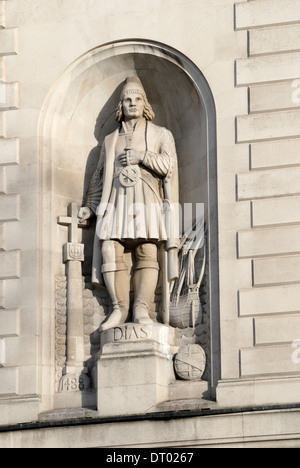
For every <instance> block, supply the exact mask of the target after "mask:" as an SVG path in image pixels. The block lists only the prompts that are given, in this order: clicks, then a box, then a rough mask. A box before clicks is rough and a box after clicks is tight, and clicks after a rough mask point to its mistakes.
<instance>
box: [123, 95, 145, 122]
mask: <svg viewBox="0 0 300 468" xmlns="http://www.w3.org/2000/svg"><path fill="white" fill-rule="evenodd" d="M144 108H145V101H144V98H143V96H142V95H141V94H138V93H132V94H128V95H127V96H125V97H124V98H123V113H124V116H125V120H131V119H141V118H142V117H143V114H144Z"/></svg>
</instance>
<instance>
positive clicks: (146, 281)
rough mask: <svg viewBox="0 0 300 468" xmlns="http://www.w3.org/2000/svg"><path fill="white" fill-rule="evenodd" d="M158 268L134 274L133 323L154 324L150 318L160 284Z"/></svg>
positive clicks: (146, 269)
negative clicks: (151, 306)
mask: <svg viewBox="0 0 300 468" xmlns="http://www.w3.org/2000/svg"><path fill="white" fill-rule="evenodd" d="M158 273H159V272H158V268H141V269H139V270H136V271H135V273H134V305H133V321H134V322H135V323H140V324H145V325H146V324H149V323H152V320H151V318H150V317H149V308H150V304H151V302H152V301H153V299H154V294H155V290H156V287H157V282H158Z"/></svg>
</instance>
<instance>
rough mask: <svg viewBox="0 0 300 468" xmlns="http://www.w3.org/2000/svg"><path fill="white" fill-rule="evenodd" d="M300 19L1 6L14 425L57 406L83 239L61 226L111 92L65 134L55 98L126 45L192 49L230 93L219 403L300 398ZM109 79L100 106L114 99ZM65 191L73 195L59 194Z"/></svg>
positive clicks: (1, 351) (198, 8) (0, 217)
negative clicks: (64, 257)
mask: <svg viewBox="0 0 300 468" xmlns="http://www.w3.org/2000/svg"><path fill="white" fill-rule="evenodd" d="M299 25H300V1H299V0H251V1H247V2H246V1H245V2H240V3H235V1H234V0H210V1H207V0H197V1H190V0H154V1H151V2H149V1H148V0H142V1H141V0H130V1H129V2H124V1H121V0H114V1H112V2H107V1H98V0H84V1H83V0H63V1H61V0H51V2H49V1H48V0H26V7H25V5H24V6H23V5H20V2H19V1H18V0H0V424H1V425H3V424H16V423H20V422H24V421H34V420H36V419H37V418H38V414H39V413H40V412H42V411H50V410H51V409H53V398H54V392H55V385H56V378H55V279H56V278H57V277H62V276H64V274H65V271H64V266H63V264H62V262H61V261H60V260H61V246H62V245H63V243H65V242H66V238H67V233H66V232H67V231H66V229H65V230H64V228H62V227H60V226H58V225H57V223H56V221H57V216H61V215H64V214H65V213H66V211H65V209H66V207H67V206H68V204H69V203H70V202H72V201H77V202H78V203H80V196H81V194H82V192H83V188H84V174H82V177H81V170H82V168H84V163H85V162H86V161H85V160H84V158H86V157H87V155H88V150H92V148H93V146H96V145H97V142H96V140H95V139H94V137H93V128H91V127H92V126H93V124H94V122H95V118H94V117H97V115H98V114H97V113H96V110H98V109H97V106H96V105H95V101H94V96H96V97H97V92H96V94H95V95H93V99H92V100H91V101H90V103H89V101H88V99H87V101H82V102H81V104H82V108H81V109H83V110H84V112H85V114H84V115H88V110H87V109H86V108H85V107H87V106H92V109H93V112H95V116H94V115H93V114H91V115H90V119H89V120H87V119H85V120H83V121H79V120H78V119H76V122H73V121H72V119H71V117H72V115H71V116H68V115H64V114H63V112H61V113H60V116H59V117H60V120H59V119H58V120H57V122H59V124H60V125H61V126H60V127H59V129H58V130H59V131H57V128H56V127H55V125H54V127H53V128H50V127H49V128H48V130H49V131H48V132H46V133H43V132H42V131H41V128H45V127H43V126H44V125H46V126H47V122H49V121H50V120H51V119H52V115H50V114H51V113H55V109H52V108H49V106H47V105H48V103H49V102H50V101H51V96H52V95H53V91H54V90H55V92H56V93H57V94H56V98H57V99H58V98H59V92H60V87H59V86H60V83H62V81H61V80H65V81H64V82H65V83H66V82H67V81H66V80H68V79H69V77H71V78H70V80H71V79H74V78H75V77H74V74H73V75H72V73H73V72H72V70H75V67H73V64H74V63H80V60H79V58H80V57H82V56H88V55H89V57H93V55H94V54H93V51H97V53H98V52H99V51H101V50H103V51H105V50H107V49H108V48H111V49H112V50H113V49H114V47H115V45H118V44H120V43H121V42H123V43H124V44H125V43H126V42H128V43H130V44H131V46H132V44H133V46H132V47H134V44H135V43H137V44H140V43H141V41H147V44H148V45H149V44H156V45H157V44H159V47H162V48H163V45H164V44H165V45H166V50H168V51H170V50H171V49H173V50H175V51H178V56H182V57H186V58H187V59H188V60H189V61H190V62H191V63H193V64H194V66H195V69H197V70H198V71H199V72H201V73H202V74H203V75H204V78H205V80H206V82H207V84H208V86H209V87H210V91H211V94H212V96H213V98H214V101H215V108H216V141H217V166H216V167H214V168H212V169H214V170H215V171H216V173H217V180H218V182H217V187H216V189H217V192H218V204H217V207H218V220H217V222H218V233H219V238H218V241H217V242H216V245H215V246H212V248H214V249H216V250H218V254H219V264H218V267H219V278H214V280H215V282H219V288H218V291H219V297H218V296H217V294H218V291H217V290H216V291H215V295H214V300H215V301H216V302H217V303H218V305H219V307H218V314H217V316H214V323H213V324H212V325H213V326H212V330H211V333H212V337H211V338H212V342H213V343H214V351H213V354H214V359H215V360H216V361H219V362H220V366H219V367H220V369H219V370H218V375H217V377H218V379H220V381H219V384H218V389H217V405H219V406H220V407H231V406H239V405H242V406H245V405H248V406H249V405H256V404H259V405H268V404H293V403H296V402H297V401H298V399H299V397H298V394H299V392H298V388H299V384H300V368H299V364H297V359H295V351H297V348H293V343H294V340H297V339H300V317H299V313H300V308H299V297H300V274H299V271H300V247H299V233H300V228H299V225H300V215H299V203H300V186H299V176H300V169H299V166H300V157H299V155H300V151H299V150H300V144H299V142H300V129H299V117H300V110H299V108H300V102H299V101H300V92H299V87H300V81H299V79H300V67H299V63H300V60H299V59H300V53H299V49H300V45H299V28H300V26H299ZM115 48H116V49H117V47H115ZM168 53H169V52H168ZM72 67H73V68H72ZM77 71H78V73H79V72H80V70H77ZM102 78H103V83H104V84H103V86H102V87H101V89H100V87H99V94H98V96H100V100H99V102H102V101H103V102H105V99H108V98H109V97H110V96H109V95H107V96H106V94H105V93H104V94H103V95H102V93H103V90H109V89H110V85H109V84H108V83H107V82H105V77H102ZM122 79H123V75H122V77H121V75H120V82H121V81H122ZM115 83H116V85H117V84H118V80H117V72H116V75H115ZM85 85H86V86H87V85H88V83H87V82H86V83H82V86H80V89H79V91H78V90H76V92H77V91H78V93H84V92H86V91H85V88H84V86H85ZM70 87H71V82H70ZM85 95H87V94H85ZM72 96H73V95H72ZM65 97H66V95H63V96H62V100H61V102H62V101H63V99H64V98H65ZM57 102H59V99H58V100H57ZM179 102H180V101H179ZM68 104H70V107H68ZM71 104H72V103H68V102H66V108H67V109H69V108H70V109H72V105H71ZM99 110H100V109H99ZM45 113H46V115H45ZM78 115H79V114H77V116H78ZM64 119H65V120H64ZM68 119H69V120H68ZM70 122H71V124H70ZM64 123H65V124H66V126H65V127H64V126H63V125H64ZM68 125H69V127H68ZM53 129H54V130H53ZM52 131H53V132H54V133H51V132H52ZM55 132H56V133H55ZM64 132H65V133H64ZM53 134H54V135H64V134H67V135H68V138H70V139H72V142H70V141H69V143H70V146H69V148H71V150H72V152H73V153H72V154H74V155H76V156H77V154H81V155H82V156H81V157H82V159H81V160H78V159H76V158H75V156H74V161H75V163H74V167H75V169H74V170H73V177H74V179H70V177H72V176H70V174H71V172H72V170H69V169H68V171H67V172H66V163H65V162H60V161H63V157H64V154H63V153H62V154H58V153H57V154H56V157H55V158H56V159H55V163H54V162H53V161H52V160H51V145H52V143H53V141H52V140H51V135H52V136H53ZM41 136H42V137H41ZM83 140H84V143H82V141H83ZM62 142H63V143H64V142H65V141H64V140H63V139H62V141H61V142H60V144H62ZM71 159H72V158H71ZM52 165H53V167H52ZM66 175H67V176H68V178H67V177H66ZM66 180H68V184H69V187H71V189H70V190H69V188H68V184H65V181H66ZM73 181H76V184H77V186H76V189H74V192H73V191H72V190H73V188H72V187H74V184H73ZM214 183H215V182H214ZM58 187H59V190H60V189H61V194H60V195H61V196H60V198H58V197H55V196H54V197H53V198H51V196H52V195H51V194H55V193H56V190H57V189H58ZM49 226H50V229H49ZM219 342H220V346H219ZM294 346H297V344H296V345H295V343H294ZM293 356H294V359H293ZM296 357H298V356H296Z"/></svg>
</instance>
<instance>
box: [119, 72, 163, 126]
mask: <svg viewBox="0 0 300 468" xmlns="http://www.w3.org/2000/svg"><path fill="white" fill-rule="evenodd" d="M131 99H135V100H136V101H139V105H143V117H144V118H145V119H146V120H148V121H151V120H153V119H154V117H155V114H154V112H153V109H152V107H151V105H150V104H149V102H148V99H147V96H146V92H145V90H144V87H143V85H142V83H141V80H140V79H139V78H138V77H137V76H130V77H128V78H126V81H125V84H124V86H123V89H122V92H121V97H120V102H119V104H118V107H117V109H116V121H117V122H120V123H121V122H122V121H123V120H124V119H125V115H124V105H127V101H129V100H131ZM125 103H126V104H125Z"/></svg>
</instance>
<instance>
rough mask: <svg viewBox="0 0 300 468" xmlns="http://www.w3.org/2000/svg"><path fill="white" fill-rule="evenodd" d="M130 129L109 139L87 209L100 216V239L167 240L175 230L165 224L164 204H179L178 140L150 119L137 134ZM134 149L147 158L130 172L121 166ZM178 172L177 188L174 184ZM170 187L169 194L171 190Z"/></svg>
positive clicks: (95, 176)
mask: <svg viewBox="0 0 300 468" xmlns="http://www.w3.org/2000/svg"><path fill="white" fill-rule="evenodd" d="M124 128H125V127H122V128H121V129H120V130H117V131H116V132H114V133H113V134H112V135H110V136H109V137H107V138H106V140H105V141H104V144H103V147H102V151H101V155H100V160H99V164H98V167H97V171H96V173H95V175H94V177H93V179H92V182H91V184H90V187H89V190H88V194H87V200H86V206H88V207H90V208H91V209H92V210H93V211H94V212H95V213H96V214H97V215H98V216H99V218H98V219H99V222H98V228H97V236H98V238H99V239H100V240H108V239H116V240H120V241H122V240H126V239H146V240H152V241H157V242H159V241H167V240H168V239H169V235H168V232H169V231H168V228H167V227H166V226H165V224H164V217H163V211H162V205H163V201H164V199H168V200H169V202H171V203H174V202H175V203H176V202H177V199H178V182H177V156H176V149H175V143H174V139H173V136H172V134H171V132H169V131H168V130H167V129H165V128H163V127H158V126H156V125H153V124H152V123H149V122H147V123H146V121H145V120H144V119H142V120H141V121H139V122H138V124H137V125H136V128H135V131H134V132H133V133H130V134H129V133H126V132H125V131H124ZM129 142H130V143H129ZM111 146H113V148H112V147H111ZM128 146H130V147H132V148H133V149H134V150H136V151H139V152H141V153H143V154H144V155H145V156H144V159H143V161H142V163H141V164H139V165H134V166H128V167H126V168H125V167H124V165H122V164H121V163H120V162H119V160H118V157H119V156H120V155H121V154H122V153H124V152H125V151H124V150H125V148H126V147H128ZM112 159H113V161H112ZM107 166H110V167H111V169H110V170H108V167H107ZM174 174H175V179H176V184H175V186H174V183H173V184H172V183H171V182H172V178H173V177H174ZM107 179H109V180H107ZM168 183H169V184H170V186H169V190H165V188H166V186H167V185H166V184H168ZM105 185H106V187H105ZM108 185H110V187H108ZM166 192H169V193H166ZM170 195H171V197H170ZM170 198H172V200H170ZM100 202H101V203H100Z"/></svg>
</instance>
